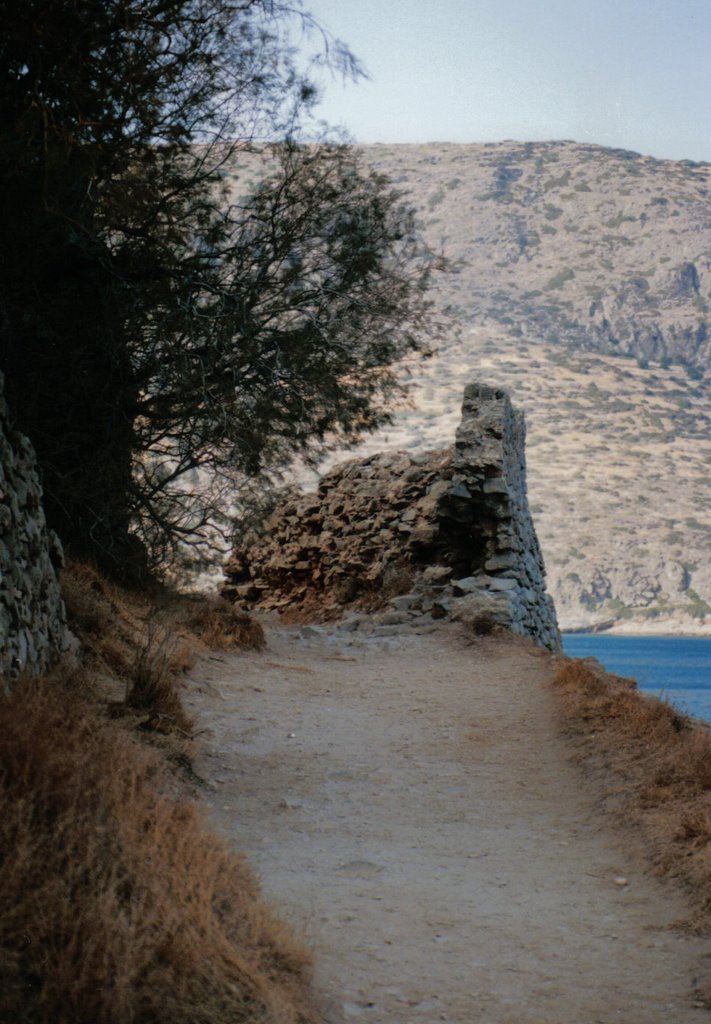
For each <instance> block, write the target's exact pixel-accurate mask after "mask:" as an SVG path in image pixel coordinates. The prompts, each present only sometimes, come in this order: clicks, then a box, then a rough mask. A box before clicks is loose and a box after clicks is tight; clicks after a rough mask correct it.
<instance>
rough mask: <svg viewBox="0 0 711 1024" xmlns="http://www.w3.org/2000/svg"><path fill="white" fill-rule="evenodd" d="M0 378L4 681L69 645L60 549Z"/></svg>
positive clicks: (45, 663) (33, 670)
mask: <svg viewBox="0 0 711 1024" xmlns="http://www.w3.org/2000/svg"><path fill="white" fill-rule="evenodd" d="M3 387H4V381H3V377H2V374H0V679H2V683H3V685H4V686H5V688H8V687H9V686H10V685H11V683H12V680H13V679H15V678H17V677H18V676H19V675H21V674H23V673H27V674H29V675H37V674H39V673H40V672H43V671H45V669H47V668H48V667H49V665H50V664H51V662H52V661H53V660H55V659H56V658H57V657H58V656H59V655H60V654H62V653H63V652H66V651H68V650H69V649H70V647H71V642H72V638H71V636H70V634H69V632H68V630H67V626H66V620H65V614H64V605H63V604H62V600H61V597H60V594H59V583H58V580H57V573H56V569H58V568H59V566H60V565H61V560H62V549H61V545H60V543H59V540H58V538H57V537H56V535H54V534H52V533H50V532H49V531H48V530H47V526H46V524H45V519H44V512H43V510H42V490H41V487H40V482H39V478H38V475H37V465H36V461H35V455H34V451H33V449H32V446H31V444H30V442H29V441H28V439H27V438H26V437H24V436H23V435H22V434H19V433H18V432H17V431H16V430H14V428H13V426H12V424H11V422H10V419H9V415H8V410H7V405H6V403H5V400H4V398H3Z"/></svg>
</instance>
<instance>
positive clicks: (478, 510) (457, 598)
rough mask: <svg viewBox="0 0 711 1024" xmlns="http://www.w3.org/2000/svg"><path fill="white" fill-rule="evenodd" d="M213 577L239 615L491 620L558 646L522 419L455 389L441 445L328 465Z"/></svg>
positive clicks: (480, 393)
mask: <svg viewBox="0 0 711 1024" xmlns="http://www.w3.org/2000/svg"><path fill="white" fill-rule="evenodd" d="M226 575H227V583H226V585H225V587H224V589H223V593H224V595H225V596H227V597H229V598H231V599H232V600H236V601H239V602H241V603H243V604H245V605H247V606H255V605H258V606H260V607H263V608H277V609H281V610H284V609H287V608H288V609H289V610H291V611H293V610H294V609H299V608H300V609H302V610H304V611H305V612H310V613H312V614H316V615H318V616H320V617H322V618H328V617H335V616H337V615H340V614H341V613H342V612H343V611H344V609H348V608H351V609H352V610H356V609H368V610H373V609H382V608H386V607H388V608H389V613H388V614H389V615H390V618H391V619H392V621H393V623H395V622H405V621H408V620H409V619H413V618H416V617H418V616H427V617H429V618H445V617H451V618H454V619H459V620H462V621H464V622H468V623H470V624H471V626H472V627H473V628H475V629H484V628H488V627H489V626H491V625H493V624H496V623H499V624H502V625H504V626H506V627H508V628H510V629H511V630H513V631H514V632H516V633H520V634H523V635H527V636H531V637H533V639H535V640H536V642H537V643H539V644H541V645H543V646H545V647H548V648H550V649H553V650H556V649H558V647H559V644H560V639H559V634H558V628H557V624H556V618H555V610H554V607H553V603H552V601H551V599H550V597H549V596H548V595H547V593H546V590H545V570H544V567H543V559H542V556H541V552H540V548H539V546H538V541H537V539H536V535H535V531H534V528H533V524H532V521H531V517H530V514H529V510H528V502H527V496H526V472H525V427H524V420H523V415H522V414H521V413H518V412H516V411H515V410H514V409H513V407H512V405H511V401H510V399H509V396H508V394H507V393H506V392H505V391H501V390H497V389H495V388H491V387H487V386H485V385H478V384H473V385H470V386H469V387H467V388H466V390H465V394H464V403H463V408H462V421H461V424H460V426H459V429H458V430H457V434H456V439H455V444H454V446H453V448H450V449H445V450H439V451H435V452H427V453H422V454H416V455H408V454H406V453H403V452H397V453H389V454H378V455H374V456H371V457H369V458H367V459H364V460H362V461H352V462H347V463H345V464H342V465H340V466H337V467H336V468H334V469H333V470H331V471H330V472H329V473H328V474H326V476H324V478H323V479H322V480H321V482H320V484H319V488H318V492H317V493H315V494H306V495H304V494H291V495H290V496H288V497H287V499H286V500H285V501H284V502H283V503H282V504H281V505H279V507H278V508H277V509H276V510H275V512H274V513H273V514H272V516H271V517H270V519H269V520H268V521H267V522H266V524H265V528H264V531H263V532H262V533H261V534H256V533H253V534H251V535H250V536H248V537H246V538H245V539H244V542H243V544H242V545H241V546H240V547H239V548H238V549H236V550H235V551H234V552H233V555H232V557H231V559H230V560H229V562H228V564H227V566H226Z"/></svg>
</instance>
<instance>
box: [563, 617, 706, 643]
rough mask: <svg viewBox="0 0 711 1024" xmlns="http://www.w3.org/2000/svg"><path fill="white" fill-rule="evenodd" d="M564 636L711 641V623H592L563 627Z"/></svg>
mask: <svg viewBox="0 0 711 1024" xmlns="http://www.w3.org/2000/svg"><path fill="white" fill-rule="evenodd" d="M560 632H561V634H562V635H563V636H581V635H590V636H631V637H634V636H638V637H670V638H671V637H676V638H678V639H679V640H682V639H684V638H688V639H707V640H708V639H711V622H703V623H699V624H698V626H695V625H694V624H693V623H690V622H684V623H680V622H679V621H678V620H676V619H654V620H653V621H640V620H631V621H624V620H615V621H614V622H611V623H609V624H608V623H607V622H597V623H596V622H590V623H587V624H585V625H580V626H577V625H571V626H565V625H561V627H560Z"/></svg>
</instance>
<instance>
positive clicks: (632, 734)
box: [554, 658, 711, 929]
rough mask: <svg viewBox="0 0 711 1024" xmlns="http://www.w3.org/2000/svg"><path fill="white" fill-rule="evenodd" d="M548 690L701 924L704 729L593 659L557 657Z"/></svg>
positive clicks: (706, 808)
mask: <svg viewBox="0 0 711 1024" xmlns="http://www.w3.org/2000/svg"><path fill="white" fill-rule="evenodd" d="M554 687H555V689H556V691H557V693H558V695H559V697H560V699H561V706H562V709H563V713H564V716H565V719H566V722H567V726H568V730H569V731H570V732H571V733H574V734H576V735H577V737H578V738H579V739H580V740H581V741H582V747H583V751H584V754H583V756H584V758H586V759H587V760H588V761H589V762H590V763H594V762H599V761H600V759H602V760H603V762H604V764H605V765H606V767H608V768H610V769H612V770H613V771H614V773H615V775H616V776H617V777H618V779H620V781H621V783H622V785H621V786H619V787H618V791H619V792H622V793H624V797H623V806H622V808H621V810H622V811H623V812H624V814H625V815H626V816H627V817H629V818H631V819H632V820H633V821H635V822H637V823H638V824H639V825H641V827H642V829H643V831H644V834H645V835H646V836H647V837H648V839H649V841H650V842H651V845H652V849H653V855H654V858H655V860H656V863H657V864H658V866H659V868H660V869H661V870H662V871H664V872H665V873H668V874H671V875H675V876H677V877H679V878H680V879H682V880H684V881H685V882H686V884H687V885H688V886H689V887H690V890H691V892H692V893H693V895H694V899H695V902H696V903H697V906H698V911H697V912H696V913H695V914H694V918H693V921H692V922H691V923H692V924H693V926H694V927H696V928H697V929H705V928H708V927H709V926H711V729H709V728H708V726H706V724H705V723H703V722H700V721H697V720H695V719H692V718H689V717H687V716H686V715H683V714H681V713H680V712H679V711H677V710H676V709H675V708H673V707H672V706H671V705H670V704H669V703H667V702H666V701H663V700H659V699H658V698H656V697H652V696H650V695H648V694H643V693H641V692H640V691H639V690H638V689H637V688H636V684H635V682H634V680H630V679H624V678H622V677H620V676H615V675H612V674H610V673H607V672H605V670H604V669H603V668H602V666H601V665H600V664H599V663H598V662H596V661H595V660H594V659H584V660H576V659H572V658H564V659H561V665H560V668H559V670H558V672H557V674H556V677H555V680H554Z"/></svg>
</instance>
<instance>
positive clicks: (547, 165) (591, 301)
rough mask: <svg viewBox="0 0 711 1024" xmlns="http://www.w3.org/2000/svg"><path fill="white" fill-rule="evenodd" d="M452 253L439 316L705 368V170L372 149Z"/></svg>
mask: <svg viewBox="0 0 711 1024" xmlns="http://www.w3.org/2000/svg"><path fill="white" fill-rule="evenodd" d="M365 154H366V156H367V159H368V160H369V162H371V163H373V164H374V166H376V167H377V168H378V169H379V170H382V171H383V172H384V173H385V174H387V176H388V177H389V178H390V179H391V180H392V181H393V182H395V183H396V184H397V185H398V186H399V187H401V188H402V189H403V190H405V191H407V192H408V193H409V194H410V195H411V197H412V198H413V200H414V202H415V204H416V206H417V207H418V210H419V213H420V218H421V223H422V226H423V228H424V230H425V233H426V236H427V238H428V241H429V243H430V244H431V245H432V246H433V247H434V248H436V249H437V250H441V251H443V252H444V254H445V255H446V256H447V257H448V258H449V259H450V261H451V264H452V273H451V274H450V275H449V276H448V280H447V281H446V282H443V283H442V284H441V285H440V300H441V302H442V303H443V306H444V308H446V309H448V310H449V311H451V312H452V313H453V314H454V315H455V316H456V317H457V318H459V319H461V320H464V321H465V322H469V323H476V324H477V325H481V324H486V323H491V324H496V325H498V326H501V327H503V328H505V329H506V330H507V331H510V332H511V333H513V334H515V335H516V336H519V337H523V338H527V339H529V340H531V341H549V342H553V343H557V342H563V343H565V344H569V345H574V346H576V347H582V348H593V349H595V350H597V351H601V352H619V353H626V354H631V355H633V356H635V357H637V358H640V359H641V360H645V359H646V360H655V361H658V360H661V359H673V360H674V361H676V362H684V363H688V364H689V365H690V366H692V367H707V366H708V365H709V362H710V361H711V340H710V338H709V306H708V302H709V299H710V298H711V204H710V203H709V196H710V195H711V191H710V188H711V165H707V164H692V163H691V162H675V161H671V160H655V159H653V158H651V157H642V156H640V155H639V154H637V153H632V152H628V151H626V150H611V149H604V148H602V147H600V146H590V145H579V144H577V143H567V142H549V143H523V144H521V143H513V142H503V143H495V144H490V145H469V146H463V145H428V146H372V147H369V148H366V150H365Z"/></svg>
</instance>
